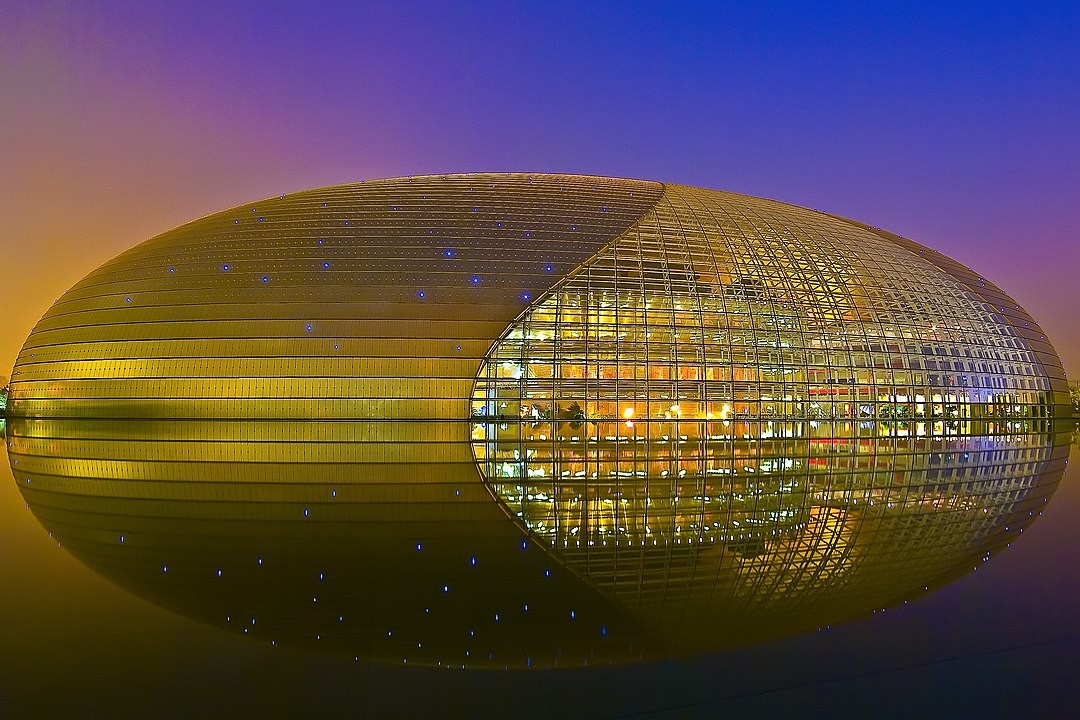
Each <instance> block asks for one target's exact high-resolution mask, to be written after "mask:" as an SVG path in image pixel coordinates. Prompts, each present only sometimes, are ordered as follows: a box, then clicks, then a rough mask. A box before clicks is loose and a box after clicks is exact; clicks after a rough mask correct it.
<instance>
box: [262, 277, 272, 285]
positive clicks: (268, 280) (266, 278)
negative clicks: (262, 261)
mask: <svg viewBox="0 0 1080 720" xmlns="http://www.w3.org/2000/svg"><path fill="white" fill-rule="evenodd" d="M262 281H263V282H264V283H268V282H270V278H268V277H267V276H266V275H263V276H262Z"/></svg>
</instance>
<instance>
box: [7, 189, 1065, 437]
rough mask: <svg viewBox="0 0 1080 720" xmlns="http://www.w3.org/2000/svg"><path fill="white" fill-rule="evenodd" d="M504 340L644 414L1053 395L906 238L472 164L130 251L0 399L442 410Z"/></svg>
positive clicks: (984, 313)
mask: <svg viewBox="0 0 1080 720" xmlns="http://www.w3.org/2000/svg"><path fill="white" fill-rule="evenodd" d="M526 327H528V328H529V329H528V330H527V331H526V330H524V328H526ZM529 333H533V334H532V335H530V334H529ZM536 333H539V337H542V338H543V339H539V338H538V336H537V335H536ZM523 352H524V353H525V354H526V355H525V358H526V359H527V360H528V359H529V357H528V356H529V355H530V354H531V353H534V352H535V353H537V354H538V355H539V356H540V357H537V358H536V362H530V365H531V366H535V370H536V371H537V372H538V373H539V374H538V375H536V376H535V377H536V379H537V380H538V381H539V379H540V378H549V379H548V380H547V385H548V386H549V387H548V390H549V391H550V392H555V393H563V394H565V393H569V395H566V399H567V402H566V403H564V404H566V405H567V406H570V405H573V404H574V403H575V402H576V403H577V406H578V407H580V408H581V410H582V412H586V411H587V412H586V414H590V413H591V414H594V415H595V414H600V415H603V414H608V413H609V411H610V414H612V415H615V414H619V412H622V411H623V409H622V408H615V407H614V405H613V404H611V403H612V402H613V401H614V400H615V399H616V396H618V397H629V398H630V399H631V400H633V402H634V403H635V406H634V413H635V417H636V418H638V419H639V420H643V419H646V418H648V417H654V416H656V413H658V412H660V411H661V410H663V411H664V412H670V407H671V406H672V405H679V407H680V410H681V414H682V416H683V417H691V416H694V414H695V413H696V414H699V415H701V416H702V417H703V418H704V417H705V416H707V415H709V414H713V415H717V416H718V415H719V414H720V413H721V412H723V407H724V406H725V405H727V406H730V408H731V410H730V412H731V413H735V414H739V415H741V416H745V417H752V418H758V417H760V418H768V417H773V416H775V417H780V416H794V417H807V418H811V417H813V416H814V415H816V414H823V415H825V416H829V417H857V416H866V415H873V416H881V411H882V410H884V411H885V412H886V414H888V415H890V416H896V415H898V414H899V415H908V416H910V417H915V416H918V415H920V414H921V415H925V416H927V417H929V416H931V415H933V414H934V411H935V407H932V406H935V405H936V406H940V408H938V409H939V410H940V414H941V415H942V416H944V417H949V416H952V417H957V418H966V417H975V418H978V417H984V416H985V417H997V416H1005V415H1008V416H1014V415H1019V416H1023V417H1037V418H1043V417H1047V416H1048V415H1050V414H1052V411H1053V407H1054V405H1055V403H1057V404H1060V405H1064V403H1065V394H1064V388H1065V381H1064V377H1063V372H1062V369H1061V363H1060V360H1059V359H1058V357H1057V355H1056V354H1055V352H1054V350H1053V348H1052V346H1051V345H1050V343H1049V342H1048V341H1047V340H1046V339H1045V335H1044V333H1043V332H1042V330H1041V329H1040V328H1039V327H1038V325H1037V324H1036V323H1035V321H1034V320H1033V319H1032V318H1031V317H1030V316H1028V315H1027V314H1026V313H1025V312H1024V311H1023V310H1022V309H1021V308H1020V307H1019V305H1018V304H1017V303H1016V302H1015V301H1013V300H1012V299H1011V298H1009V297H1008V296H1007V295H1005V294H1004V293H1003V292H1002V291H1001V290H999V289H998V288H997V287H996V286H994V285H993V284H991V283H990V282H989V281H987V280H985V279H984V278H982V277H980V276H978V275H976V274H975V273H974V272H973V271H970V270H968V269H966V268H964V267H962V266H961V265H959V264H958V263H956V262H954V261H951V260H949V259H948V258H946V257H944V256H942V255H940V254H938V253H935V252H933V251H932V250H929V249H927V248H924V247H922V246H919V245H917V244H915V243H913V242H911V241H908V240H905V239H902V238H900V237H898V236H895V235H892V234H889V233H886V232H883V231H880V230H877V229H875V228H870V227H867V226H864V225H860V224H857V223H854V222H851V221H848V220H844V219H842V218H837V217H834V216H830V215H826V214H823V213H819V212H814V211H810V210H806V209H803V208H798V207H794V206H791V205H785V204H782V203H778V202H774V201H769V200H761V199H757V198H752V197H746V196H740V195H732V194H729V193H722V192H716V191H711V190H700V189H695V188H688V187H683V186H677V185H663V184H660V183H651V182H642V181H633V180H620V179H611V178H595V177H582V176H558V175H524V174H478V175H446V176H429V177H416V178H401V179H393V180H380V181H373V182H366V183H359V184H352V185H343V186H337V187H331V188H325V189H319V190H311V191H307V192H302V193H296V194H291V195H283V196H281V197H277V198H271V199H268V200H265V201H262V202H259V203H254V204H251V205H245V206H241V207H238V208H235V209H232V210H227V211H225V212H220V213H216V214H214V215H210V216H208V217H205V218H202V219H200V220H197V221H194V222H192V223H189V224H187V225H183V226H181V227H179V228H176V229H175V230H172V231H169V232H167V233H164V234H162V235H159V236H157V237H155V238H153V239H151V240H149V241H147V242H145V243H142V244H141V245H138V246H136V247H135V248H133V249H131V250H129V251H127V252H125V253H123V254H121V255H119V256H118V257H116V258H115V259H113V260H111V261H109V262H107V263H106V264H105V265H103V266H102V267H100V268H99V269H97V270H95V271H94V272H92V273H90V274H89V275H88V276H87V277H86V278H84V279H83V280H82V281H80V282H79V283H78V284H76V285H75V286H74V287H73V288H72V289H71V290H69V291H68V292H66V293H65V294H64V295H63V296H62V297H61V298H60V299H59V300H57V302H56V303H55V304H54V305H53V306H52V307H51V308H50V309H49V310H48V312H46V314H45V316H44V317H43V318H42V319H41V320H40V321H39V323H38V324H37V326H36V327H35V328H34V330H33V331H32V332H31V334H30V336H29V338H28V339H27V341H26V343H25V345H24V347H23V349H22V352H21V353H20V355H19V357H18V359H17V361H16V363H15V367H14V369H13V371H12V383H11V385H12V394H11V404H12V408H11V412H12V413H13V414H18V415H26V416H53V417H64V416H72V417H86V416H90V417H132V416H134V417H139V416H143V415H147V414H148V415H151V416H153V415H156V414H159V413H162V412H167V414H169V415H171V416H182V417H191V418H213V417H217V418H221V417H232V418H271V417H278V418H300V417H307V418H311V417H322V418H372V419H374V418H387V419H389V418H394V419H444V420H449V419H457V420H463V419H467V418H469V417H470V415H474V414H475V413H476V411H477V409H478V408H477V407H473V405H474V404H475V402H476V401H478V400H482V396H483V395H484V393H491V392H496V387H498V388H499V389H498V390H497V392H500V393H503V392H507V391H506V390H505V388H506V387H508V385H507V384H506V383H504V382H502V380H500V379H499V378H498V377H497V376H498V371H497V370H496V369H494V364H495V363H494V361H495V359H506V358H514V357H517V358H518V359H521V357H522V353H523ZM552 353H554V355H552ZM586 368H588V369H586ZM549 370H555V371H558V372H556V375H555V376H552V375H551V374H550V373H548V371H549ZM560 372H561V373H562V375H559V373H560ZM544 373H548V374H547V375H545V374H544ZM478 375H479V376H480V383H479V385H478V389H477V391H476V392H475V393H474V388H473V386H474V381H475V380H476V379H477V377H478ZM628 375H630V376H632V377H628ZM517 379H518V380H522V381H525V380H526V379H527V378H525V377H524V376H523V377H522V378H517ZM579 381H580V382H579ZM553 383H554V384H553ZM605 383H606V384H607V385H611V387H610V388H609V387H607V385H606V384H605ZM529 384H530V383H525V385H529ZM541 384H542V383H541ZM525 385H522V392H526V391H527V389H526V387H525ZM579 386H580V392H579V389H578V387H579ZM586 386H587V387H586ZM627 393H629V395H628V394H627ZM474 395H475V396H476V399H475V400H474ZM920 396H921V397H922V400H921V401H920V400H917V398H918V397H920ZM935 396H939V398H940V399H938V400H934V397H935ZM900 398H906V399H905V400H901V399H900ZM604 402H607V403H608V405H610V407H608V406H607V405H598V404H597V403H604ZM590 403H591V404H590ZM641 403H649V407H648V408H647V409H646V407H645V405H644V404H642V405H641V407H640V408H639V407H638V406H637V404H641ZM549 404H550V403H549ZM815 405H816V407H815ZM920 405H921V406H922V408H921V410H920V408H919V406H920ZM714 406H715V407H714ZM946 406H948V407H946ZM481 407H482V406H481ZM508 407H509V406H508ZM889 408H891V409H889ZM616 410H618V412H615V411H616ZM529 411H530V412H531V411H532V410H531V406H530V410H529ZM537 412H541V411H540V410H537Z"/></svg>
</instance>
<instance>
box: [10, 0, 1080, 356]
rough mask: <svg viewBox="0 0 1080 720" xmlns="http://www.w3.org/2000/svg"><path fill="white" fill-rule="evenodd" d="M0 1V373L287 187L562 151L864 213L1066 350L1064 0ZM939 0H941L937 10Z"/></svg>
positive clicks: (1071, 18)
mask: <svg viewBox="0 0 1080 720" xmlns="http://www.w3.org/2000/svg"><path fill="white" fill-rule="evenodd" d="M229 5H230V6H229V7H227V8H224V7H218V3H211V2H191V3H175V2H172V3H157V2H147V1H146V0H143V1H140V2H111V3H79V2H70V3H65V2H47V1H42V2H17V1H13V0H0V168H2V169H0V250H2V252H3V259H4V270H5V272H4V285H5V290H6V292H5V302H4V306H3V307H4V315H3V318H4V321H5V323H4V324H5V327H4V332H3V334H2V336H0V373H4V374H6V373H8V372H9V370H10V368H11V366H12V364H13V362H14V359H15V355H16V354H17V352H18V349H19V347H20V346H21V345H22V342H23V340H24V339H25V337H26V335H27V334H28V333H29V331H30V329H31V328H32V326H33V324H34V322H35V321H36V320H37V319H38V318H39V317H40V316H41V314H42V313H43V312H44V311H45V310H46V309H47V308H48V306H49V304H50V303H51V302H52V301H53V300H54V299H55V298H57V297H58V296H59V295H60V294H61V293H63V292H64V291H65V290H66V289H67V288H68V287H70V286H71V285H72V284H74V283H75V282H76V281H77V280H78V279H79V278H81V277H82V276H83V275H85V274H86V273H88V272H89V271H91V270H93V269H94V268H95V267H97V266H98V265H100V264H101V263H103V262H104V261H106V260H108V259H109V258H111V257H113V256H114V255H116V254H117V253H119V252H120V251H122V250H124V249H127V248H128V247H131V246H132V245H134V244H136V243H138V242H140V241H142V240H145V239H147V238H148V237H150V236H152V235H155V234H157V233H159V232H163V231H165V230H168V229H170V228H172V227H174V226H176V225H179V224H181V223H183V222H185V221H187V220H191V219H193V218H196V217H199V216H202V215H205V214H208V213H210V212H213V211H216V210H221V209H224V208H227V207H230V206H233V205H237V204H239V203H242V202H246V201H251V200H257V199H261V198H263V197H267V196H271V195H278V194H281V193H283V192H291V191H297V190H303V189H307V188H311V187H318V186H324V185H330V184H335V183H341V182H350V181H355V180H363V179H369V178H378V177H388V176H399V175H408V174H420V173H433V172H468V171H482V170H490V171H512V170H527V171H537V172H580V173H587V174H597V175H614V176H626V177H636V178H644V179H652V180H661V181H669V182H678V183H685V184H690V185H698V186H701V187H708V188H717V189H723V190H732V191H736V192H743V193H749V194H752V195H759V196H763V197H769V198H775V199H778V200H784V201H788V202H792V203H795V204H799V205H805V206H809V207H813V208H818V209H822V210H827V211H829V212H833V213H837V214H840V215H844V216H847V217H850V218H854V219H857V220H863V221H866V222H868V223H870V224H873V225H877V226H880V227H883V228H886V229H889V230H892V231H894V232H898V233H900V234H902V235H906V236H908V237H911V238H914V239H916V240H918V241H920V242H923V243H925V244H927V245H930V246H932V247H934V248H935V249H938V250H941V251H943V252H945V253H946V254H948V255H950V256H952V257H954V258H956V259H958V260H960V261H961V262H963V263H965V264H967V265H970V266H972V267H974V268H976V269H977V270H978V271H979V272H980V273H982V274H984V275H986V276H987V277H989V278H991V279H992V280H994V281H995V282H997V283H998V284H999V285H1001V286H1002V287H1003V288H1005V289H1006V291H1008V292H1010V293H1011V294H1012V295H1013V296H1014V297H1015V298H1016V299H1017V300H1018V301H1019V302H1020V303H1021V304H1023V305H1024V306H1025V307H1026V308H1027V309H1028V310H1029V311H1030V312H1031V313H1032V314H1033V315H1034V316H1035V317H1036V318H1037V319H1038V320H1039V321H1040V322H1041V323H1042V324H1043V326H1044V328H1045V329H1046V330H1047V333H1048V334H1049V336H1050V338H1051V339H1052V340H1053V341H1054V343H1055V344H1056V346H1057V348H1058V350H1059V352H1060V354H1061V356H1062V358H1063V359H1064V361H1065V366H1066V369H1067V370H1072V371H1073V372H1074V373H1077V374H1080V321H1078V320H1077V314H1076V310H1077V308H1078V306H1080V289H1078V288H1077V283H1076V273H1077V268H1078V267H1080V232H1078V230H1077V227H1078V221H1080V42H1078V38H1080V5H1078V4H1077V3H1075V2H1070V3H1060V4H1056V3H1039V4H1025V3H1015V4H1001V3H994V2H976V3H947V4H945V3H938V2H926V3H904V4H902V5H901V4H897V5H895V6H893V5H887V4H884V3H850V4H848V3H830V4H829V5H828V6H827V7H807V6H804V5H802V4H795V3H766V2H747V3H715V4H714V3H693V2H683V3H679V4H674V3H673V4H656V3H642V4H632V3H581V2H577V1H575V2H544V3H507V2H496V3H481V2H467V3H450V2H447V3H431V4H424V5H420V4H417V5H414V6H409V7H399V6H398V5H397V4H395V3H362V2H349V3H337V4H334V3H311V4H305V5H303V6H301V5H300V4H299V3H276V2H267V1H265V0H264V1H262V2H246V3H242V2H238V3H230V4H229ZM939 5H948V7H939Z"/></svg>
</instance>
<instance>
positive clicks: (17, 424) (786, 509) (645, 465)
mask: <svg viewBox="0 0 1080 720" xmlns="http://www.w3.org/2000/svg"><path fill="white" fill-rule="evenodd" d="M519 402H520V401H519ZM579 409H580V410H581V412H580V413H579V414H574V415H573V416H570V415H567V416H566V417H562V418H558V417H550V418H547V419H546V420H545V419H543V418H540V417H537V416H534V415H531V414H530V413H522V412H521V409H520V407H515V408H513V410H514V412H513V413H511V412H506V413H504V414H503V415H502V417H499V416H498V413H496V414H495V415H494V416H487V417H480V416H479V415H477V414H474V416H473V418H472V421H471V426H472V433H471V438H472V440H471V452H470V443H469V441H468V440H464V441H462V440H449V438H467V437H468V436H469V434H468V433H464V432H462V429H461V427H460V425H456V424H455V423H453V422H450V421H447V422H440V421H432V422H435V423H436V424H442V425H445V427H434V428H433V427H425V428H423V429H422V430H421V429H418V428H417V427H416V425H417V424H418V423H415V422H413V423H409V422H390V421H386V422H324V421H317V422H285V421H266V422H262V421H231V420H221V421H202V422H200V421H187V420H160V419H157V420H139V421H133V420H120V419H99V420H80V419H28V418H19V417H15V418H9V422H8V426H7V431H8V432H7V439H8V445H9V447H8V450H9V455H10V458H11V462H12V470H13V472H14V476H15V479H16V482H17V483H18V485H19V489H20V491H21V492H22V494H23V496H24V498H25V499H26V502H27V503H28V505H29V507H30V509H31V510H32V511H33V512H34V514H35V515H36V516H37V517H38V518H39V519H40V521H41V523H42V524H43V525H44V526H45V528H46V529H47V530H48V531H49V532H50V533H52V535H53V537H54V538H56V539H57V540H58V541H60V542H61V544H62V545H63V546H64V547H66V548H67V550H68V551H70V552H71V553H73V554H74V555H76V556H77V557H78V558H79V559H80V560H81V561H82V562H84V563H85V564H86V565H88V566H89V567H91V568H93V569H94V570H95V571H97V572H98V573H100V574H101V575H103V576H105V577H107V578H109V579H110V580H112V581H114V582H116V583H117V584H119V585H121V586H122V587H124V588H126V589H128V590H130V591H132V592H134V593H136V594H138V595H140V596H143V597H146V598H148V599H150V600H152V601H153V602H155V603H158V604H160V605H162V606H165V607H168V608H170V609H172V610H175V611H176V612H179V613H181V614H183V615H186V616H190V617H193V618H196V619H199V620H201V621H204V622H206V623H210V624H212V625H216V626H218V627H221V628H223V629H227V630H232V631H234V632H238V633H244V634H246V635H248V636H251V637H253V638H255V639H256V640H258V641H261V642H266V643H274V644H277V645H282V644H286V645H288V644H291V645H307V646H311V647H315V648H320V649H324V650H327V651H330V652H335V653H343V654H347V655H351V656H354V657H356V658H358V659H365V660H366V659H370V660H377V661H386V662H392V663H399V664H400V663H406V664H421V665H431V666H439V665H441V666H448V667H465V668H472V667H492V668H520V667H526V666H532V667H573V666H581V665H591V664H597V663H612V662H633V661H636V660H643V659H650V658H658V657H669V656H680V655H690V654H697V653H703V652H709V651H714V650H719V649H722V648H726V647H731V646H734V645H739V644H745V643H750V642H756V641H762V640H767V639H771V638H776V637H780V636H784V635H788V634H792V633H797V632H802V631H807V630H813V629H815V628H817V627H820V626H824V625H827V624H833V623H837V622H841V621H843V620H846V619H851V618H855V617H859V616H862V615H866V614H868V613H870V612H871V611H872V610H874V609H880V608H887V607H889V606H891V605H895V604H897V603H902V602H904V601H906V600H909V599H913V598H917V597H919V596H922V595H925V594H926V593H927V592H928V591H930V590H932V589H933V588H934V586H936V585H940V584H942V583H945V582H948V581H950V580H952V579H954V578H956V577H958V576H959V575H962V574H964V573H966V572H969V571H971V570H972V569H973V568H974V567H977V566H978V564H979V563H981V562H985V561H986V560H987V559H989V558H991V557H992V556H993V554H994V553H996V552H999V551H1001V550H1002V549H1004V548H1005V547H1006V546H1007V545H1008V544H1009V543H1011V542H1012V541H1013V540H1014V539H1015V538H1017V537H1018V536H1019V535H1020V534H1021V533H1022V532H1023V531H1024V529H1025V528H1026V527H1027V526H1028V524H1029V523H1030V522H1031V521H1032V520H1033V519H1034V518H1035V517H1037V516H1038V514H1039V511H1040V510H1041V508H1042V506H1043V504H1044V503H1045V502H1047V500H1048V499H1049V497H1050V495H1051V494H1052V493H1053V491H1054V489H1055V487H1056V484H1057V482H1058V481H1059V480H1060V478H1061V475H1062V472H1063V469H1064V466H1065V461H1066V458H1067V454H1068V441H1069V437H1068V434H1067V430H1066V431H1065V432H1057V433H1055V431H1054V426H1053V425H1052V424H1051V423H1050V422H1049V421H1045V420H1037V419H1017V420H1003V421H994V422H990V421H979V420H958V419H938V420H933V419H932V418H928V419H927V420H926V421H915V420H911V421H882V420H875V421H869V420H865V421H864V420H858V419H850V420H824V419H823V420H800V421H790V420H788V421H781V420H776V421H769V420H760V421H754V422H748V421H745V420H741V419H739V418H737V417H733V416H727V415H725V417H724V418H721V417H719V415H718V416H717V417H715V418H705V419H700V420H695V421H692V422H691V421H684V420H683V419H682V416H681V413H679V412H678V411H677V410H670V409H669V413H668V416H667V417H663V416H662V414H661V417H660V418H655V419H653V418H650V419H647V420H644V419H643V420H640V421H638V422H634V420H633V418H632V417H629V416H628V417H625V418H624V417H621V416H619V415H616V414H612V415H610V416H606V418H600V417H597V416H594V415H593V410H592V409H591V408H590V409H588V410H589V412H588V414H587V413H586V412H585V410H586V408H579ZM642 414H644V413H642ZM650 414H652V415H655V414H656V413H650ZM523 416H524V417H523ZM428 425H430V423H428ZM440 437H442V438H448V440H446V441H445V442H431V440H430V439H431V438H440ZM419 438H423V439H425V440H426V442H420V441H419V440H418V439H419ZM478 469H479V472H478Z"/></svg>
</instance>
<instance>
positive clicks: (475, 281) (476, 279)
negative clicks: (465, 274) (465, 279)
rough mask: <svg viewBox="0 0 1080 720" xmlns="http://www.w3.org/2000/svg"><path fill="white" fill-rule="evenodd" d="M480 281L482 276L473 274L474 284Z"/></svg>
mask: <svg viewBox="0 0 1080 720" xmlns="http://www.w3.org/2000/svg"><path fill="white" fill-rule="evenodd" d="M479 282H480V278H479V277H477V276H476V275H473V277H472V284H473V285H477V284H479Z"/></svg>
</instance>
